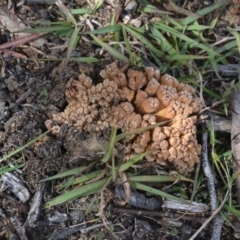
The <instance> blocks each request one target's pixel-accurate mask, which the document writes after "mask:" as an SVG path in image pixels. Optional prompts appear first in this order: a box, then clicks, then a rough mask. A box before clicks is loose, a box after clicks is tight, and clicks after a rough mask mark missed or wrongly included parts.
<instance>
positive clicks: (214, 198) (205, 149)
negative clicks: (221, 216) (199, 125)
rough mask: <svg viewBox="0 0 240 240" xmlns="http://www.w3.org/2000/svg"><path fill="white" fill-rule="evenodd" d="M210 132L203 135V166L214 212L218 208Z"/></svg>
mask: <svg viewBox="0 0 240 240" xmlns="http://www.w3.org/2000/svg"><path fill="white" fill-rule="evenodd" d="M207 140H208V133H203V135H202V166H203V171H204V173H205V176H206V178H207V183H208V190H209V194H210V204H211V211H212V212H214V211H215V210H216V209H217V206H218V204H217V196H216V190H215V185H214V177H213V173H212V169H211V166H210V164H209V161H208V141H207Z"/></svg>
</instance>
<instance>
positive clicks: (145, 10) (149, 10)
mask: <svg viewBox="0 0 240 240" xmlns="http://www.w3.org/2000/svg"><path fill="white" fill-rule="evenodd" d="M141 11H142V12H143V13H158V14H168V15H171V14H173V13H171V12H166V11H162V10H159V9H158V8H156V7H155V6H153V5H151V4H147V5H145V6H144V7H143V8H142V9H141Z"/></svg>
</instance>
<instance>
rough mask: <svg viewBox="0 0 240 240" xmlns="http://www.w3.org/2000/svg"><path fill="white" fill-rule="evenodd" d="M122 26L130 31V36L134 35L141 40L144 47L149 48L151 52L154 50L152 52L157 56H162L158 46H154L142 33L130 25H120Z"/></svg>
mask: <svg viewBox="0 0 240 240" xmlns="http://www.w3.org/2000/svg"><path fill="white" fill-rule="evenodd" d="M122 27H123V28H124V29H125V30H126V31H127V32H128V33H130V34H131V35H132V36H134V37H135V38H137V39H138V40H139V41H140V42H142V43H143V44H145V45H146V47H147V48H148V49H149V50H151V51H152V52H154V54H156V55H157V56H163V53H162V52H161V51H159V50H158V48H156V47H155V46H154V45H153V44H152V42H151V41H150V40H148V39H147V38H146V37H144V35H142V34H140V33H139V32H137V30H136V29H135V28H134V27H131V26H125V25H122Z"/></svg>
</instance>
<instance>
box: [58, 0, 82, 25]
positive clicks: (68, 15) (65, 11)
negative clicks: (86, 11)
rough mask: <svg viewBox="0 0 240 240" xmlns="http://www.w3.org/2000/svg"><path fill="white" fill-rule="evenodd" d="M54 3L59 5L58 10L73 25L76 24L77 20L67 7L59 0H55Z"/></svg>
mask: <svg viewBox="0 0 240 240" xmlns="http://www.w3.org/2000/svg"><path fill="white" fill-rule="evenodd" d="M55 4H56V5H57V6H58V7H59V9H60V11H61V12H62V13H63V14H64V15H65V17H66V18H67V19H68V20H69V21H70V22H71V23H72V24H74V25H77V21H76V20H75V18H74V17H73V15H72V14H71V12H70V11H69V9H68V8H67V7H66V6H65V5H64V4H63V3H62V2H61V1H60V0H57V1H56V2H55Z"/></svg>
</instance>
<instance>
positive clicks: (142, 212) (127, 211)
mask: <svg viewBox="0 0 240 240" xmlns="http://www.w3.org/2000/svg"><path fill="white" fill-rule="evenodd" d="M109 210H110V212H114V213H125V214H129V215H135V216H152V217H162V218H172V219H178V218H181V219H182V220H185V221H194V222H198V223H201V224H203V223H204V222H205V221H206V219H207V218H206V217H202V216H199V215H197V214H193V213H191V214H189V215H183V214H182V213H171V212H161V211H152V210H138V209H133V208H120V207H115V206H110V208H109Z"/></svg>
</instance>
